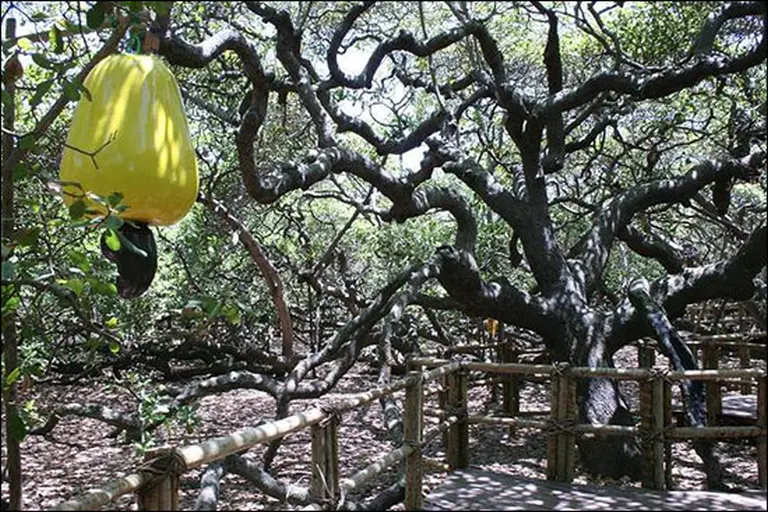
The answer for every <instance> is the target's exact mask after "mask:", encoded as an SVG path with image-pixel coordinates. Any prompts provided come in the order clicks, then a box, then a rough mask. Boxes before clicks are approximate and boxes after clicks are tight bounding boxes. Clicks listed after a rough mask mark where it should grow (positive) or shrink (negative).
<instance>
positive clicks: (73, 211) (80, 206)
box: [69, 199, 86, 220]
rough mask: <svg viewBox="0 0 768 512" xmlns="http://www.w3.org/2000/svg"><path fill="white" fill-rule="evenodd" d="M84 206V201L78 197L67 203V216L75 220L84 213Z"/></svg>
mask: <svg viewBox="0 0 768 512" xmlns="http://www.w3.org/2000/svg"><path fill="white" fill-rule="evenodd" d="M85 208H86V206H85V201H83V200H82V199H78V200H77V201H75V202H74V203H72V204H71V205H69V216H70V217H72V220H77V219H79V218H81V217H82V216H83V215H84V214H85Z"/></svg>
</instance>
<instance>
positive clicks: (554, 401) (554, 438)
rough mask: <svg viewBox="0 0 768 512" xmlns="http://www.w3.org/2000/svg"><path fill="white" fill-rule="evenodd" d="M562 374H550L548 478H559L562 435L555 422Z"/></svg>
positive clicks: (558, 408)
mask: <svg viewBox="0 0 768 512" xmlns="http://www.w3.org/2000/svg"><path fill="white" fill-rule="evenodd" d="M559 400H560V376H559V375H558V374H557V372H554V371H553V372H552V373H551V374H550V388H549V421H550V429H549V438H548V440H547V480H557V477H558V474H557V468H558V460H557V456H558V449H557V448H558V445H559V442H558V441H559V438H560V436H558V435H557V430H556V429H555V424H556V423H557V421H558V412H559V411H560V405H559Z"/></svg>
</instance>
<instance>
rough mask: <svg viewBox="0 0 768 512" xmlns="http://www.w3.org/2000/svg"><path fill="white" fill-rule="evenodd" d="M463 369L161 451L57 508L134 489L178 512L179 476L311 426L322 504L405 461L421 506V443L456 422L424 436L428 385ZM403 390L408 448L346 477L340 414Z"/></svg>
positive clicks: (148, 503)
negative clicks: (340, 454)
mask: <svg viewBox="0 0 768 512" xmlns="http://www.w3.org/2000/svg"><path fill="white" fill-rule="evenodd" d="M458 369H459V364H458V363H449V364H445V365H441V366H440V367H439V368H435V369H433V370H431V371H428V372H424V373H422V372H412V373H411V374H410V375H408V376H407V377H406V378H404V379H401V380H399V381H397V382H395V383H393V384H391V385H389V386H386V387H382V388H377V389H374V390H371V391H368V392H366V393H359V394H356V395H352V396H350V397H348V398H346V399H343V400H338V401H328V400H325V401H320V405H319V406H317V407H313V408H311V409H308V410H306V411H304V412H301V413H297V414H294V415H292V416H288V417H286V418H283V419H280V420H276V421H272V422H270V423H267V424H264V425H260V426H258V427H255V428H249V429H247V430H243V431H240V432H237V433H234V434H231V435H228V436H223V437H218V438H215V439H211V440H208V441H205V442H203V443H199V444H194V445H190V446H184V447H181V448H173V449H169V450H167V451H164V452H159V453H158V452H155V453H153V458H151V459H150V460H148V461H146V462H145V463H144V464H143V465H142V466H141V467H140V468H139V469H137V470H136V471H134V472H132V473H131V474H129V475H127V476H124V477H122V478H119V479H116V480H113V481H111V482H109V483H107V484H106V485H104V486H102V487H100V488H98V489H94V490H91V491H88V492H87V493H85V494H84V495H82V496H79V497H76V498H73V499H70V500H67V501H65V502H63V503H61V504H59V505H58V506H57V507H56V508H55V510H95V509H98V508H99V507H102V506H104V505H106V504H108V503H110V502H112V501H114V500H115V499H117V498H119V497H120V496H123V495H125V494H129V493H135V494H136V496H137V501H138V505H139V509H140V510H177V509H178V504H179V478H180V476H181V475H182V474H183V473H185V472H186V471H189V470H191V469H194V468H197V467H199V466H202V465H203V464H207V463H211V462H215V461H218V460H222V459H224V458H225V457H227V456H229V455H232V454H235V453H240V452H243V451H244V450H247V449H249V448H252V447H253V446H256V445H258V444H263V443H268V442H270V441H272V440H275V439H277V438H280V437H283V436H285V435H288V434H291V433H292V432H296V431H298V430H301V429H304V428H307V427H309V428H311V429H312V432H311V434H312V448H311V449H312V481H311V484H310V489H311V490H312V493H313V497H314V498H316V499H317V501H318V502H319V503H321V504H327V503H328V502H333V500H335V499H336V498H338V496H340V495H341V494H346V493H348V492H350V491H352V490H353V489H355V488H357V487H359V486H360V485H361V484H362V483H363V482H365V481H367V480H369V479H370V478H372V477H374V476H376V475H378V474H379V473H381V472H382V471H383V470H384V469H386V468H387V467H390V466H392V465H393V464H396V463H398V462H400V461H402V460H403V459H405V462H406V480H407V481H408V482H416V481H417V480H418V481H419V484H418V487H416V486H415V485H407V486H406V498H405V499H406V503H407V504H408V505H409V508H418V507H419V506H420V503H421V484H420V480H421V456H420V447H421V446H422V445H423V444H424V443H425V442H427V441H429V440H431V439H434V438H435V437H436V436H437V435H438V434H440V432H442V431H444V430H445V429H446V428H448V427H449V426H450V424H451V420H450V419H449V420H447V421H444V422H443V423H442V424H440V425H438V426H437V427H436V428H434V429H433V430H432V431H429V432H426V433H424V435H422V428H421V418H422V416H421V410H422V403H421V400H422V395H423V385H424V383H426V382H429V381H432V380H435V379H437V378H440V377H441V376H443V375H447V374H449V373H452V372H455V371H456V370H458ZM403 389H405V404H404V409H405V411H406V415H405V419H404V442H403V445H402V447H401V448H399V449H397V450H393V451H391V452H389V453H387V454H386V455H384V456H383V457H381V458H380V459H378V460H377V461H375V462H373V463H372V464H370V465H368V466H367V467H366V468H364V469H362V470H361V471H359V472H357V473H356V474H354V475H353V476H351V477H349V478H345V479H340V478H339V471H338V463H339V460H338V430H337V429H338V425H339V421H338V419H339V415H341V414H343V413H345V412H348V411H350V410H352V409H354V408H356V407H359V406H361V405H364V404H367V403H369V402H371V401H373V400H376V399H378V398H381V397H384V396H387V395H391V394H393V393H395V392H397V391H400V390H403ZM408 411H411V413H409V412H408ZM453 421H456V420H455V419H454V420H453ZM417 489H418V491H416V490H417ZM414 493H415V494H418V496H415V495H414Z"/></svg>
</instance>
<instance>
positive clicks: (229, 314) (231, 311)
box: [221, 304, 242, 325]
mask: <svg viewBox="0 0 768 512" xmlns="http://www.w3.org/2000/svg"><path fill="white" fill-rule="evenodd" d="M221 313H222V314H223V315H224V318H226V319H227V322H229V323H230V324H232V325H239V324H240V320H241V319H242V314H241V313H240V310H239V309H238V308H237V306H235V305H234V304H227V305H226V306H224V307H223V308H222V310H221Z"/></svg>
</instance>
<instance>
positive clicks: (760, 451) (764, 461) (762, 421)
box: [757, 376, 768, 489]
mask: <svg viewBox="0 0 768 512" xmlns="http://www.w3.org/2000/svg"><path fill="white" fill-rule="evenodd" d="M767 390H768V377H766V376H763V377H762V378H761V379H759V380H758V381H757V424H758V426H759V428H761V429H762V430H763V434H762V435H761V436H760V437H758V438H757V474H758V477H757V479H758V480H759V481H760V486H761V487H762V488H763V489H765V488H766V476H767V475H768V453H766V451H768V442H766V426H767V425H766V424H767V423H768V421H766V419H768V413H766V409H767V408H768V403H766V400H767V399H768V396H766V391H767Z"/></svg>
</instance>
